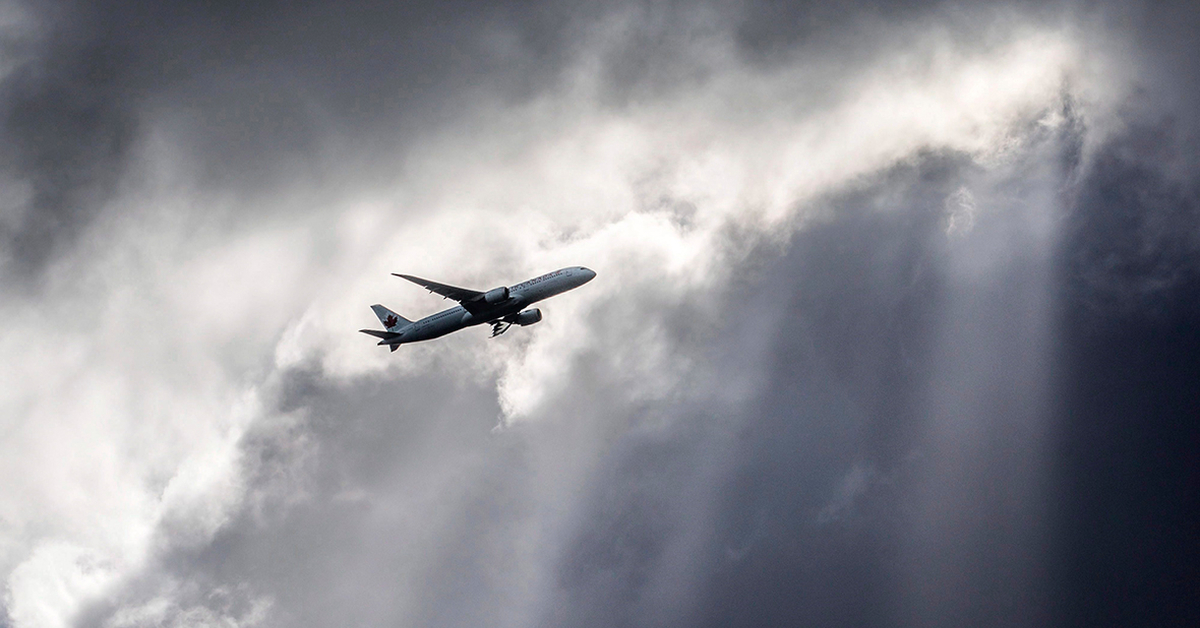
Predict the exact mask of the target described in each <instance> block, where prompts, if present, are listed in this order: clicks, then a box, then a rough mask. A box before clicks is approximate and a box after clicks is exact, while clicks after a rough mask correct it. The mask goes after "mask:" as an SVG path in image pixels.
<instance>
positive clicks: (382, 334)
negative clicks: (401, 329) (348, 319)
mask: <svg viewBox="0 0 1200 628" xmlns="http://www.w3.org/2000/svg"><path fill="white" fill-rule="evenodd" d="M358 331H360V332H362V333H364V334H369V335H371V336H375V337H376V338H383V339H384V340H391V339H392V338H395V337H397V336H399V335H400V334H397V333H395V332H391V331H381V330H378V329H360V330H358Z"/></svg>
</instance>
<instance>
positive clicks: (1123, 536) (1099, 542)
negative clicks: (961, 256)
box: [1056, 85, 1200, 625]
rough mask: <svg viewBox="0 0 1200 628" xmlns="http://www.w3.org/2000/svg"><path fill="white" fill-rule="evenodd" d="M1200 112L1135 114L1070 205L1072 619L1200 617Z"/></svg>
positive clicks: (1066, 438) (1064, 564)
mask: <svg viewBox="0 0 1200 628" xmlns="http://www.w3.org/2000/svg"><path fill="white" fill-rule="evenodd" d="M1189 87H1192V88H1194V87H1195V86H1194V85H1193V86H1189ZM1182 113H1183V112H1176V114H1182ZM1197 122H1200V120H1197V119H1196V117H1195V116H1194V115H1193V116H1190V117H1189V118H1188V119H1187V120H1186V121H1183V122H1181V121H1178V120H1173V121H1168V122H1161V123H1160V125H1156V126H1145V125H1142V124H1135V125H1133V126H1132V128H1129V129H1128V130H1127V131H1126V132H1124V133H1122V134H1120V135H1118V136H1117V137H1115V138H1113V139H1112V140H1111V141H1110V142H1109V143H1108V144H1107V145H1105V146H1104V147H1103V149H1102V150H1101V151H1100V152H1099V154H1098V155H1097V157H1096V159H1095V163H1094V165H1093V167H1092V168H1091V169H1090V171H1089V172H1088V173H1087V175H1086V177H1085V178H1084V179H1083V180H1082V181H1081V182H1080V184H1079V190H1078V193H1077V196H1076V199H1075V202H1074V204H1073V207H1072V210H1071V214H1070V215H1069V219H1068V223H1067V224H1068V229H1067V234H1066V237H1065V238H1064V245H1063V250H1062V253H1061V260H1060V272H1061V283H1062V286H1061V290H1062V292H1061V293H1062V295H1063V301H1064V307H1063V322H1064V324H1063V329H1064V330H1065V333H1064V334H1063V337H1062V339H1061V345H1060V351H1061V353H1062V355H1063V357H1064V363H1065V367H1064V375H1063V380H1062V386H1061V392H1060V395H1061V397H1060V400H1061V410H1060V411H1061V414H1062V425H1061V427H1060V432H1059V435H1058V439H1059V449H1058V455H1059V462H1058V465H1059V466H1058V469H1059V481H1060V482H1061V484H1062V486H1061V495H1062V503H1061V505H1060V507H1059V508H1058V509H1057V516H1058V517H1059V518H1060V519H1061V524H1060V525H1061V529H1060V538H1061V545H1060V546H1059V555H1058V561H1057V562H1056V568H1057V574H1056V575H1057V577H1058V579H1059V581H1060V582H1062V583H1064V584H1063V592H1064V593H1063V595H1064V599H1065V600H1067V602H1066V604H1065V610H1064V612H1063V615H1062V616H1063V619H1064V623H1065V624H1069V625H1123V624H1128V623H1131V622H1133V623H1140V622H1148V623H1153V624H1158V625H1185V624H1190V623H1194V622H1195V621H1197V620H1200V605H1198V604H1197V603H1196V600H1195V598H1194V596H1193V595H1192V594H1191V591H1190V589H1189V587H1188V585H1187V584H1185V583H1190V582H1195V581H1196V578H1197V577H1198V574H1197V571H1196V567H1195V564H1196V563H1195V561H1192V560H1190V559H1183V558H1182V557H1184V556H1195V555H1196V554H1197V551H1198V550H1200V548H1198V547H1197V541H1196V537H1195V535H1194V534H1192V533H1191V532H1190V531H1189V528H1190V522H1191V521H1192V520H1193V519H1194V513H1195V512H1196V509H1197V504H1196V498H1195V495H1196V494H1197V493H1196V487H1197V486H1198V485H1200V477H1197V473H1196V471H1195V469H1196V466H1195V464H1194V463H1193V459H1194V457H1195V452H1196V451H1197V448H1198V447H1200V430H1198V429H1197V426H1196V422H1195V417H1196V416H1200V386H1198V385H1197V382H1200V297H1198V296H1197V295H1200V240H1198V239H1197V234H1198V233H1200V231H1198V230H1197V227H1198V225H1200V187H1198V186H1200V180H1198V179H1197V177H1196V174H1195V172H1196V171H1195V169H1194V164H1195V163H1196V155H1195V153H1194V152H1192V151H1187V150H1184V151H1181V150H1179V148H1181V144H1182V145H1186V142H1187V140H1186V138H1187V137H1188V135H1187V133H1186V132H1184V133H1182V134H1180V129H1181V128H1184V129H1186V128H1189V127H1190V128H1192V129H1194V128H1196V127H1195V126H1194V125H1195V124H1196V123H1197ZM1181 135H1182V136H1181ZM1184 173H1189V174H1184ZM1181 174H1182V175H1183V176H1182V177H1181ZM1118 583H1119V584H1118Z"/></svg>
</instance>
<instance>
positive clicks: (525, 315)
mask: <svg viewBox="0 0 1200 628" xmlns="http://www.w3.org/2000/svg"><path fill="white" fill-rule="evenodd" d="M540 320H542V311H541V310H539V309H537V308H536V307H535V308H533V309H532V310H525V311H524V312H521V313H520V314H517V318H516V319H514V320H513V322H514V323H516V324H518V325H520V326H521V327H524V326H526V325H532V324H534V323H536V322H538V321H540Z"/></svg>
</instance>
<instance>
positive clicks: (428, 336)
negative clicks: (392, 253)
mask: <svg viewBox="0 0 1200 628" xmlns="http://www.w3.org/2000/svg"><path fill="white" fill-rule="evenodd" d="M392 274H393V275H395V276H396V277H399V278H401V279H407V280H408V281H411V282H413V283H415V284H417V285H418V286H421V287H423V288H425V289H426V290H429V291H430V292H432V293H434V294H440V295H442V297H443V298H446V299H453V300H455V301H458V305H456V306H454V307H452V308H450V309H448V310H442V311H441V312H438V313H437V314H432V315H430V316H426V317H425V318H422V319H421V320H419V321H416V322H413V321H410V320H408V319H407V318H404V317H403V316H400V315H399V314H397V313H395V312H393V311H391V310H389V309H387V308H386V307H384V306H382V305H380V304H378V303H376V304H375V305H372V306H371V309H372V310H374V311H375V316H378V317H379V322H380V323H383V326H384V327H385V328H386V329H385V330H378V329H360V330H358V331H360V332H362V333H364V334H368V335H371V336H374V337H376V338H379V339H380V340H379V345H380V346H383V345H387V346H389V347H391V349H392V351H395V350H396V349H398V348H399V347H400V345H402V344H407V343H410V342H419V341H422V340H432V339H434V338H440V337H441V336H445V335H446V334H448V333H451V332H455V331H458V330H460V329H463V328H465V327H471V326H472V325H480V324H483V323H488V324H490V325H491V326H492V335H491V337H492V338H495V337H496V336H499V335H500V334H503V333H504V332H506V331H508V328H509V327H512V326H513V325H519V326H521V327H525V326H527V325H532V324H534V323H536V322H538V321H540V320H542V311H541V310H539V309H538V308H536V307H535V308H531V309H528V310H527V309H525V308H526V307H527V306H529V305H532V304H533V303H536V302H537V301H541V300H542V299H548V298H550V297H552V296H554V295H556V294H562V293H563V292H566V291H567V290H573V289H575V288H578V287H579V286H582V285H583V284H585V283H587V282H589V281H591V280H592V279H594V278H595V277H596V272H595V271H593V270H591V269H590V268H584V267H583V266H570V267H568V268H560V269H558V270H556V271H554V272H552V273H546V274H545V275H542V276H541V277H534V278H533V279H530V280H528V281H523V282H521V283H519V284H516V285H515V286H500V287H499V288H492V289H491V290H488V291H487V292H479V291H476V290H467V289H465V288H455V287H454V286H448V285H446V284H442V283H438V282H436V281H429V280H428V279H421V278H420V277H414V276H412V275H401V274H400V273H392Z"/></svg>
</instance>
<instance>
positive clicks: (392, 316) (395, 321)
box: [371, 303, 412, 331]
mask: <svg viewBox="0 0 1200 628" xmlns="http://www.w3.org/2000/svg"><path fill="white" fill-rule="evenodd" d="M371 309H372V310H374V311H375V316H378V317H379V322H380V323H383V326H384V327H386V328H387V330H388V331H396V330H398V329H401V328H403V327H408V326H409V325H412V321H410V320H408V319H407V318H404V317H403V316H400V315H399V314H397V313H395V312H393V311H391V310H389V309H387V308H386V307H383V306H382V305H380V304H378V303H376V304H375V305H372V306H371Z"/></svg>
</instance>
